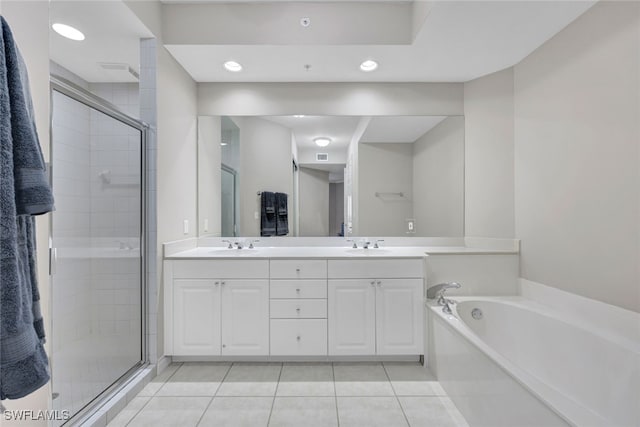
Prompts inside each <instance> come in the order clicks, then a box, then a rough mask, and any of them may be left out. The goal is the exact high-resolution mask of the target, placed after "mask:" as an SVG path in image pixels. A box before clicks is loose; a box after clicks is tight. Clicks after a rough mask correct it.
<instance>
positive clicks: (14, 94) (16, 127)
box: [0, 17, 53, 400]
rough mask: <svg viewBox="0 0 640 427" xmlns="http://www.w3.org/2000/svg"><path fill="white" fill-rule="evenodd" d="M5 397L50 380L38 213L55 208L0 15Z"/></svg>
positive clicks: (24, 83)
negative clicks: (38, 257)
mask: <svg viewBox="0 0 640 427" xmlns="http://www.w3.org/2000/svg"><path fill="white" fill-rule="evenodd" d="M0 24H1V26H2V31H1V32H0V400H2V399H18V398H21V397H24V396H26V395H28V394H30V393H31V392H33V391H35V390H36V389H38V388H40V387H41V386H43V385H44V384H46V383H47V382H48V381H49V364H48V360H47V355H46V353H45V351H44V346H43V343H44V327H43V321H42V316H41V314H40V305H39V299H40V297H39V294H38V287H37V276H36V266H37V263H36V258H35V255H36V252H35V227H34V219H33V217H32V216H31V215H34V214H42V213H46V212H49V211H51V210H52V209H53V195H52V194H51V189H50V187H49V184H48V180H47V176H46V170H45V164H44V160H43V157H42V151H41V149H40V143H39V141H38V135H37V132H36V129H35V123H34V119H33V107H32V104H31V96H30V93H29V86H28V78H27V74H26V67H25V65H24V61H23V60H22V57H21V55H20V53H19V51H18V49H17V46H16V45H15V42H14V40H13V35H12V34H11V30H10V29H9V26H8V24H7V22H6V21H5V20H4V18H2V17H0Z"/></svg>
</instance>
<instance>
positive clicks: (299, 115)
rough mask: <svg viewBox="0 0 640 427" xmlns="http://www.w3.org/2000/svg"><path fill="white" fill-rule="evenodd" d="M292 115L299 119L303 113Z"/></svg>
mask: <svg viewBox="0 0 640 427" xmlns="http://www.w3.org/2000/svg"><path fill="white" fill-rule="evenodd" d="M293 117H295V118H296V119H301V118H303V117H304V114H296V115H294V116H293Z"/></svg>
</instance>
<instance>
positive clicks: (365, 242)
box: [362, 237, 371, 249]
mask: <svg viewBox="0 0 640 427" xmlns="http://www.w3.org/2000/svg"><path fill="white" fill-rule="evenodd" d="M370 244H371V242H370V241H369V239H367V238H366V237H365V238H364V239H362V249H369V245H370Z"/></svg>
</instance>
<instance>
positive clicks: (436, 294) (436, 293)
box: [427, 282, 462, 305]
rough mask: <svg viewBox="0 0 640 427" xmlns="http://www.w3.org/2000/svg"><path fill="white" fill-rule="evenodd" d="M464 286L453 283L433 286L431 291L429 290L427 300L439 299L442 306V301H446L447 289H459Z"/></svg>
mask: <svg viewBox="0 0 640 427" xmlns="http://www.w3.org/2000/svg"><path fill="white" fill-rule="evenodd" d="M461 287H462V285H461V284H460V283H458V282H451V283H440V284H438V285H433V286H431V287H430V288H429V289H427V298H428V299H436V298H437V299H438V304H439V305H442V303H441V302H442V300H443V299H444V293H445V292H446V290H447V289H452V288H453V289H458V288H461Z"/></svg>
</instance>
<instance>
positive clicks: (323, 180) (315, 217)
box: [299, 167, 329, 237]
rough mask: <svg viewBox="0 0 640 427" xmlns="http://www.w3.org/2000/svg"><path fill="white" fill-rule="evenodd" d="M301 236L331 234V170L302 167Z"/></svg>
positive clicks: (300, 172) (300, 173)
mask: <svg viewBox="0 0 640 427" xmlns="http://www.w3.org/2000/svg"><path fill="white" fill-rule="evenodd" d="M299 176H300V236H303V237H316V236H320V237H324V236H329V172H325V171H320V170H316V169H309V168H305V167H301V168H300V169H299Z"/></svg>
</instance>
